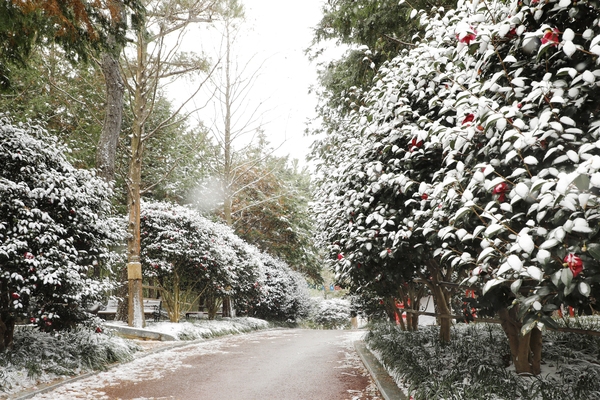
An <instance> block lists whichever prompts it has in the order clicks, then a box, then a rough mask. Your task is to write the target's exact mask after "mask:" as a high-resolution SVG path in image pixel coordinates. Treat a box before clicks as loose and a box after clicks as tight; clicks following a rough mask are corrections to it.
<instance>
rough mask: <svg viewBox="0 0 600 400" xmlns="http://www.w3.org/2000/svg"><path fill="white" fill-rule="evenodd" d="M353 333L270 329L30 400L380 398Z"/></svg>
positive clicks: (154, 358)
mask: <svg viewBox="0 0 600 400" xmlns="http://www.w3.org/2000/svg"><path fill="white" fill-rule="evenodd" d="M360 335H361V332H357V331H317V330H302V329H293V330H271V331H263V332H257V333H252V334H247V335H240V336H230V337H226V338H222V339H218V340H210V341H206V342H200V343H195V344H192V345H189V346H184V347H178V348H174V349H171V350H167V351H164V352H160V353H154V354H151V355H148V356H146V357H143V358H139V359H137V360H135V361H133V362H131V363H128V364H124V365H120V366H118V367H116V368H113V369H111V370H110V371H107V372H102V373H98V374H96V375H93V376H91V377H88V378H85V379H81V380H78V381H75V382H72V383H68V384H65V385H63V386H61V387H59V388H58V389H56V390H54V391H52V392H49V393H45V394H39V395H37V396H35V397H33V399H38V400H40V399H53V400H57V399H65V400H68V399H139V400H141V399H198V400H201V399H220V400H227V399H231V400H244V399H261V400H263V399H295V400H297V399H317V398H318V399H328V400H336V399H340V400H341V399H373V400H374V399H379V397H377V396H378V393H377V389H376V387H375V385H374V384H373V382H372V380H371V378H370V376H369V375H368V373H367V371H366V370H365V369H364V367H363V366H362V363H361V362H360V359H359V358H358V356H357V354H356V353H355V351H354V348H353V346H352V343H353V341H354V340H357V339H359V338H360Z"/></svg>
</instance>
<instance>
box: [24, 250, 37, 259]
mask: <svg viewBox="0 0 600 400" xmlns="http://www.w3.org/2000/svg"><path fill="white" fill-rule="evenodd" d="M23 257H25V259H27V260H32V259H34V258H35V256H34V255H33V254H31V253H30V252H28V251H26V252H25V254H23Z"/></svg>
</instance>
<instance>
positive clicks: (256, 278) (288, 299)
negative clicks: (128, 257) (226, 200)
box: [140, 202, 308, 321]
mask: <svg viewBox="0 0 600 400" xmlns="http://www.w3.org/2000/svg"><path fill="white" fill-rule="evenodd" d="M141 210H142V211H141V212H142V213H141V218H140V219H141V231H142V233H141V245H142V265H143V269H144V274H145V276H147V277H150V278H156V279H157V281H158V284H159V286H160V287H162V288H163V289H164V290H163V302H165V304H166V306H167V308H168V309H169V310H170V309H173V310H174V311H173V310H171V311H173V317H172V320H173V321H177V320H178V319H179V316H180V314H181V312H182V311H186V310H183V309H179V308H178V307H179V305H176V304H175V301H174V300H173V299H175V298H177V299H180V301H179V302H178V303H188V304H193V303H194V302H195V301H196V300H198V297H199V296H204V297H205V299H206V298H208V300H211V301H213V300H215V299H218V298H222V297H224V296H231V297H232V298H233V300H234V306H235V308H236V310H237V311H238V313H240V314H248V315H249V316H255V317H258V318H263V319H268V320H281V321H287V320H292V321H294V320H296V319H298V318H301V317H303V316H305V315H306V313H307V311H308V291H307V290H306V281H305V280H304V278H303V277H302V276H301V275H300V274H299V273H296V272H294V271H292V270H291V269H290V268H289V266H288V265H287V264H286V263H285V262H283V261H281V260H278V259H275V258H273V257H271V256H269V255H268V254H266V253H262V252H261V251H260V250H259V249H258V248H256V247H255V246H252V245H250V244H248V243H246V242H245V241H243V240H242V239H240V238H239V237H238V236H237V235H235V233H234V232H233V230H232V229H231V228H229V227H227V226H225V225H223V224H218V223H215V222H212V221H210V220H208V219H206V218H204V217H202V216H201V215H200V214H199V213H198V212H197V211H196V210H193V209H191V208H188V207H184V206H179V205H176V204H171V203H165V202H154V203H151V202H144V203H143V204H142V207H141ZM174 294H176V296H175V295H174ZM171 303H173V304H172V305H171ZM181 306H182V305H181ZM176 308H177V309H176Z"/></svg>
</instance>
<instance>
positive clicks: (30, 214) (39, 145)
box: [0, 117, 122, 349]
mask: <svg viewBox="0 0 600 400" xmlns="http://www.w3.org/2000/svg"><path fill="white" fill-rule="evenodd" d="M63 151H64V149H63V148H61V147H59V146H58V145H57V144H56V143H55V142H54V141H53V140H52V139H50V138H48V134H47V133H46V132H44V130H43V129H42V128H39V127H36V126H33V125H27V124H23V125H21V124H19V125H18V126H15V125H13V124H12V122H11V121H10V120H9V119H8V118H7V117H0V164H1V165H2V168H1V169H0V316H1V317H0V322H1V323H0V328H7V330H6V332H4V329H0V332H1V333H3V334H5V336H3V337H0V349H2V347H3V344H6V345H8V344H9V342H10V337H9V335H10V333H11V332H12V325H13V324H14V322H15V319H16V318H27V319H29V320H30V322H31V323H33V324H36V325H38V326H39V327H40V328H43V329H45V330H54V329H61V328H69V327H72V326H74V324H75V323H77V322H79V321H82V320H85V319H86V318H87V317H88V315H87V314H86V313H85V312H84V309H85V308H86V306H88V304H91V302H92V301H95V300H96V299H98V298H99V297H100V296H101V294H102V292H103V291H104V290H105V289H106V288H107V287H108V286H109V283H108V282H106V281H101V280H99V279H96V278H94V277H93V276H92V270H93V269H94V267H95V266H100V265H102V264H104V261H105V259H106V258H107V257H108V255H109V246H110V245H111V244H113V243H115V242H116V240H118V239H120V237H119V236H118V234H119V232H122V230H120V229H119V228H118V226H117V224H116V223H113V222H111V220H110V219H108V215H109V211H110V201H109V196H110V194H111V189H110V187H109V186H108V185H107V184H106V183H105V182H104V181H103V180H101V179H98V178H96V177H95V176H94V174H93V173H92V172H89V171H85V170H79V169H76V168H75V167H73V166H72V165H71V164H69V163H68V162H67V161H66V159H65V157H64V156H63ZM4 325H5V326H4Z"/></svg>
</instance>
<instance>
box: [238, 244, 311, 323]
mask: <svg viewBox="0 0 600 400" xmlns="http://www.w3.org/2000/svg"><path fill="white" fill-rule="evenodd" d="M258 270H259V279H258V283H257V287H258V289H259V294H258V296H257V297H255V298H251V299H250V300H249V301H248V303H247V304H246V309H247V310H248V315H249V316H252V317H256V318H262V319H266V320H269V321H289V322H296V321H298V320H300V319H302V318H304V317H306V316H307V315H308V313H309V311H310V297H309V293H308V288H307V284H306V279H305V278H304V277H303V276H302V275H301V274H300V273H298V272H296V271H293V270H292V269H291V268H290V267H289V266H288V265H287V264H286V263H285V262H284V261H281V260H279V259H277V258H274V257H272V256H270V255H268V254H265V253H262V254H260V255H259V263H258Z"/></svg>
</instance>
